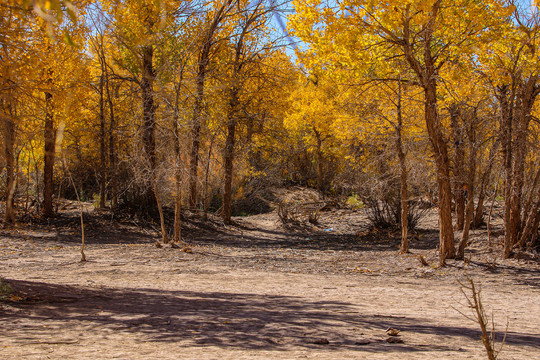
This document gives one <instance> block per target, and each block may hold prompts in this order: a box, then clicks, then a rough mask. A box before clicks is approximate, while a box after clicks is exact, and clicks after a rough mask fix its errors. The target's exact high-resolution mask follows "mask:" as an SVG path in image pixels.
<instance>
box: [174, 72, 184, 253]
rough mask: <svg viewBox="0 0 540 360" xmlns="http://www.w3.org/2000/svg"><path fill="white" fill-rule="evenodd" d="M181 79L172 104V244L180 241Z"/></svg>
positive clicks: (181, 75)
mask: <svg viewBox="0 0 540 360" xmlns="http://www.w3.org/2000/svg"><path fill="white" fill-rule="evenodd" d="M182 79H183V72H181V73H180V81H179V82H178V87H177V88H176V99H175V103H174V115H173V137H174V139H173V144H174V158H175V164H174V165H175V167H174V185H175V190H176V194H175V199H174V200H175V201H174V242H175V243H179V242H181V241H182V166H181V155H182V154H181V153H180V131H179V128H178V120H179V101H180V89H181V84H182Z"/></svg>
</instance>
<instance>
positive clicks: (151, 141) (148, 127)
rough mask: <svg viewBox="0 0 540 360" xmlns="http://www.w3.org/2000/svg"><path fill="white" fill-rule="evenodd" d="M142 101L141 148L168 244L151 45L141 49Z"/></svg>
mask: <svg viewBox="0 0 540 360" xmlns="http://www.w3.org/2000/svg"><path fill="white" fill-rule="evenodd" d="M141 50H142V79H141V90H142V101H143V133H142V137H143V147H144V153H145V155H146V158H147V161H148V165H149V170H150V173H149V177H150V183H151V185H152V187H151V188H150V189H149V191H150V192H151V193H153V195H154V198H155V200H156V205H157V208H158V212H159V219H160V224H161V240H162V241H163V243H168V242H169V240H168V237H167V231H166V228H165V218H164V214H163V208H162V204H161V199H160V197H159V188H158V181H157V174H156V171H157V157H156V135H155V131H156V120H155V112H156V106H155V104H154V79H155V73H154V67H153V60H154V48H153V47H152V46H151V45H148V46H144V47H142V49H141Z"/></svg>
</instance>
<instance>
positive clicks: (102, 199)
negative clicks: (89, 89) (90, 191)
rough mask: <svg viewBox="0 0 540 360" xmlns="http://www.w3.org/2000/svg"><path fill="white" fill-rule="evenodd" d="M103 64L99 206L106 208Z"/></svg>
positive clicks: (100, 105)
mask: <svg viewBox="0 0 540 360" xmlns="http://www.w3.org/2000/svg"><path fill="white" fill-rule="evenodd" d="M103 87H104V79H103V64H102V66H101V76H100V77H99V155H100V156H99V158H100V169H99V172H100V177H101V179H100V182H101V183H100V188H99V207H100V208H102V209H103V208H105V198H106V178H107V175H106V174H107V160H106V152H107V149H106V148H105V103H104V101H103Z"/></svg>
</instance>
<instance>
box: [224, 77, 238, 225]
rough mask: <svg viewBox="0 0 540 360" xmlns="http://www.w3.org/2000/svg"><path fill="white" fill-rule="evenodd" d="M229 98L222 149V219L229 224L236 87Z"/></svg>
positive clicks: (236, 107)
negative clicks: (223, 179) (223, 181)
mask: <svg viewBox="0 0 540 360" xmlns="http://www.w3.org/2000/svg"><path fill="white" fill-rule="evenodd" d="M230 96H231V97H230V99H229V111H228V116H227V118H228V121H227V139H226V141H225V149H224V151H223V164H224V168H225V184H224V186H223V221H224V222H225V224H231V215H232V209H231V201H232V178H233V176H232V174H233V166H234V146H235V136H236V123H237V120H236V116H237V110H238V89H237V88H236V87H235V86H233V88H232V89H231V95H230Z"/></svg>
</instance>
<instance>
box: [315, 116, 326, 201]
mask: <svg viewBox="0 0 540 360" xmlns="http://www.w3.org/2000/svg"><path fill="white" fill-rule="evenodd" d="M313 131H314V132H315V138H316V139H317V149H316V154H317V190H319V191H320V192H321V193H322V192H323V189H324V171H323V169H324V167H323V162H324V155H323V151H322V143H323V139H322V137H321V134H320V133H319V132H318V131H317V129H315V127H313Z"/></svg>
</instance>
